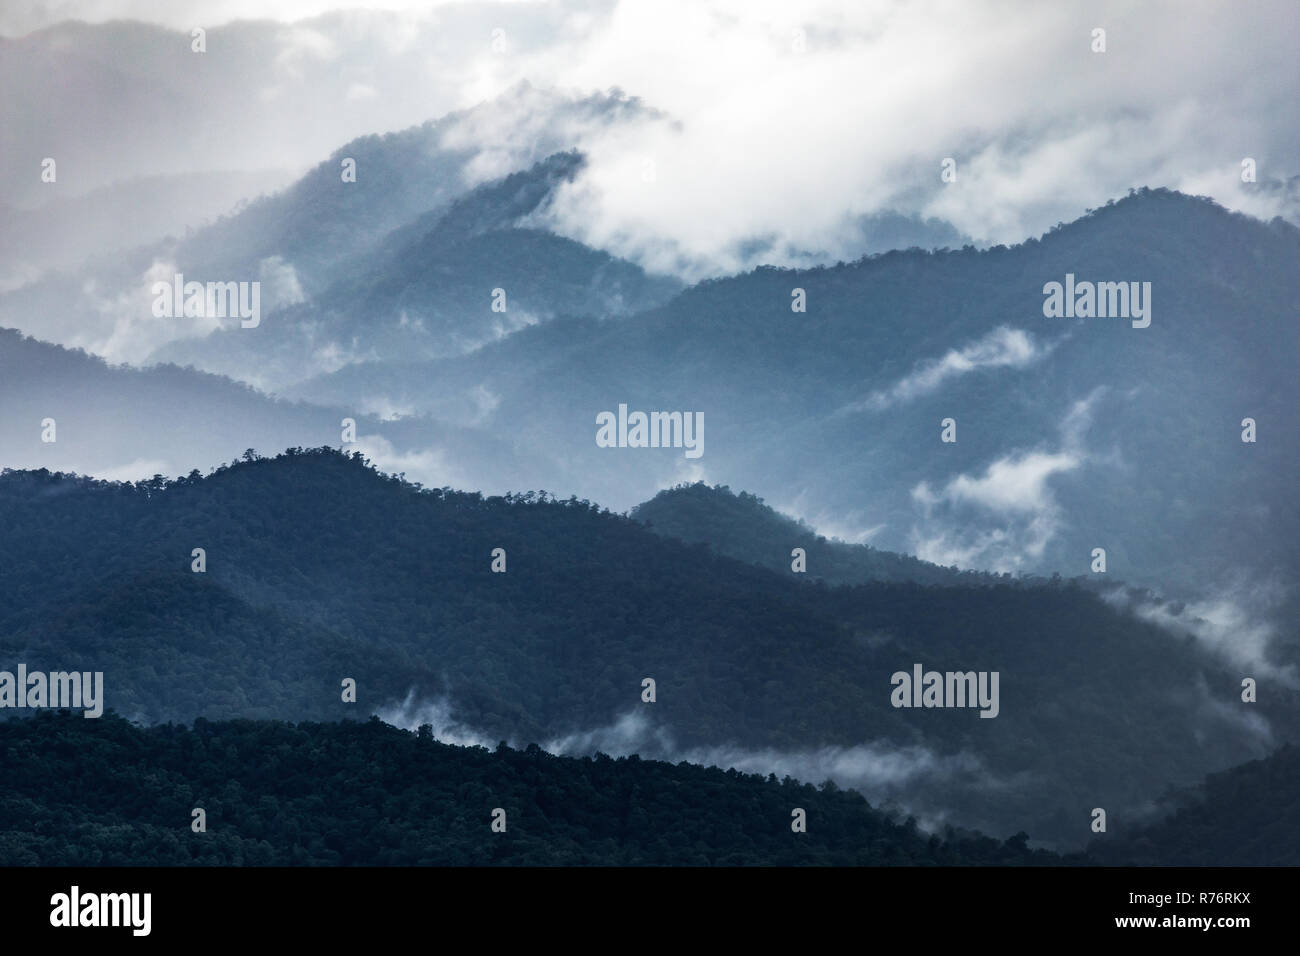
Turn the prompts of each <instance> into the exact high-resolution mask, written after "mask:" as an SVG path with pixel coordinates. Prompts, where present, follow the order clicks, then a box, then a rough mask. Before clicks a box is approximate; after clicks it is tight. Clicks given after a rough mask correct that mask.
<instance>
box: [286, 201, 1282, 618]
mask: <svg viewBox="0 0 1300 956" xmlns="http://www.w3.org/2000/svg"><path fill="white" fill-rule="evenodd" d="M1067 277H1071V278H1067ZM1053 282H1055V283H1058V284H1060V285H1061V286H1062V289H1061V293H1062V295H1063V294H1064V291H1065V286H1066V285H1067V284H1070V283H1075V289H1076V297H1075V299H1074V300H1073V301H1074V304H1076V305H1078V304H1081V301H1082V299H1081V298H1080V297H1082V296H1083V295H1084V293H1083V292H1082V289H1083V288H1084V285H1083V284H1084V283H1089V284H1091V285H1092V294H1093V311H1094V313H1095V312H1096V311H1097V310H1098V308H1099V307H1098V304H1097V303H1098V299H1097V292H1098V286H1097V284H1098V283H1104V282H1114V283H1125V284H1126V285H1125V292H1127V293H1131V292H1133V291H1134V288H1135V287H1133V286H1132V285H1129V284H1131V283H1137V286H1136V298H1133V299H1132V301H1130V302H1128V303H1127V305H1128V310H1129V312H1130V313H1131V315H1130V316H1127V317H1108V318H1080V317H1074V318H1067V317H1061V318H1055V317H1053V318H1049V317H1047V316H1046V315H1045V314H1044V309H1045V307H1047V309H1048V310H1049V311H1052V309H1053V306H1052V305H1051V303H1050V302H1049V301H1048V300H1049V296H1048V295H1045V294H1044V287H1045V286H1047V285H1048V284H1049V283H1053ZM1144 283H1149V284H1150V285H1149V288H1148V287H1147V286H1145V285H1144ZM796 290H802V305H803V307H804V308H805V309H806V311H802V312H799V311H792V306H795V307H797V306H799V305H800V296H799V293H797V292H796ZM1101 298H1102V299H1104V300H1105V302H1104V303H1103V304H1104V305H1105V307H1106V308H1107V310H1108V311H1110V310H1111V309H1114V310H1116V311H1118V310H1119V307H1120V306H1122V305H1124V303H1123V302H1122V301H1121V298H1120V296H1119V293H1118V291H1117V290H1112V292H1111V293H1106V292H1104V290H1103V294H1102V295H1101ZM1112 298H1114V302H1113V303H1112V301H1111V299H1112ZM1297 303H1300V230H1296V229H1295V228H1294V227H1292V226H1290V225H1288V224H1285V223H1284V222H1282V221H1281V220H1276V221H1274V222H1272V223H1264V222H1260V221H1258V220H1254V219H1251V218H1249V217H1245V216H1242V215H1238V214H1233V213H1229V212H1227V211H1225V210H1224V209H1222V208H1220V207H1218V206H1216V205H1215V204H1213V203H1212V202H1210V201H1208V200H1204V199H1194V198H1191V197H1188V196H1184V195H1180V194H1177V193H1170V192H1166V191H1159V190H1156V191H1146V190H1144V191H1141V192H1139V193H1137V194H1134V195H1132V196H1130V197H1128V198H1125V199H1122V200H1120V201H1118V202H1115V203H1114V204H1113V205H1110V204H1108V205H1107V206H1106V207H1104V208H1102V209H1099V210H1096V211H1095V212H1093V213H1091V214H1089V215H1087V216H1085V217H1083V218H1081V219H1080V220H1078V221H1076V222H1073V223H1071V224H1069V225H1066V226H1062V227H1059V228H1057V229H1056V230H1054V231H1053V232H1051V233H1050V234H1048V235H1046V236H1044V237H1042V238H1041V239H1039V240H1030V241H1027V242H1025V243H1023V244H1021V245H1018V246H1015V247H1013V248H1003V247H997V248H993V249H989V250H984V251H977V250H975V249H973V248H969V247H968V248H966V249H963V250H961V251H944V252H934V253H930V252H923V251H920V250H912V251H907V252H892V253H888V254H885V255H881V256H875V257H872V258H867V259H863V260H861V261H858V262H854V263H850V264H841V265H838V266H834V267H828V268H821V269H809V270H783V269H775V268H761V269H758V270H756V271H754V272H751V273H748V274H745V275H739V276H734V277H730V278H725V279H719V280H714V281H707V282H703V283H701V284H699V285H697V286H694V287H692V288H691V289H689V290H687V291H686V292H683V293H682V294H681V295H679V296H677V297H676V298H674V299H673V300H672V301H671V302H669V303H667V304H666V305H664V306H662V307H660V308H658V309H655V310H652V311H650V312H648V313H645V314H642V315H637V316H633V317H630V318H627V319H624V320H615V321H606V322H604V323H600V324H596V323H570V324H568V325H558V326H552V327H549V328H547V329H545V330H533V329H529V330H526V331H523V332H520V333H516V335H515V336H512V337H510V338H507V339H506V340H504V341H502V342H499V343H496V344H492V345H488V346H486V347H484V348H483V349H480V350H479V351H477V352H475V353H473V354H471V355H468V356H465V357H462V358H456V359H448V360H445V361H440V362H430V363H405V364H403V363H392V362H375V363H369V364H361V365H356V366H352V367H349V368H345V369H342V370H340V371H338V372H336V373H334V374H332V375H330V376H327V377H324V378H321V379H319V380H316V381H314V382H309V383H306V384H304V385H302V386H300V387H299V388H298V389H297V390H296V391H295V392H294V394H296V395H298V396H299V397H303V398H307V399H311V400H315V401H324V400H328V401H331V402H334V403H347V402H353V401H359V400H361V398H362V397H366V398H368V399H369V400H372V401H374V400H378V399H380V398H386V399H387V400H388V401H389V402H390V403H391V404H393V405H394V406H400V407H409V408H413V409H425V410H434V409H436V410H437V414H440V415H457V416H460V418H459V419H458V420H462V421H471V420H472V421H473V422H474V423H475V424H476V425H478V426H480V427H483V428H485V429H496V430H498V431H500V432H503V433H508V434H509V435H511V436H512V438H513V439H514V440H515V441H516V442H517V446H518V447H519V448H520V450H521V453H522V452H523V451H525V450H526V451H527V452H528V453H531V454H534V455H535V456H537V457H538V458H539V459H548V458H549V459H556V460H558V461H560V462H561V464H559V465H557V467H558V468H562V469H563V476H564V477H563V484H562V485H561V488H563V489H565V490H567V489H569V488H572V489H573V490H576V491H577V492H578V493H579V494H584V495H588V496H590V497H592V498H596V499H598V500H601V501H604V502H607V503H608V504H609V505H610V506H611V507H618V508H624V507H630V506H632V505H633V504H635V503H636V502H638V501H641V500H644V499H646V498H648V497H650V496H651V495H652V494H653V493H654V492H655V491H656V490H657V489H658V488H662V487H664V486H667V485H671V484H674V483H677V482H679V481H682V480H695V479H697V478H706V479H707V480H709V481H710V482H715V483H725V484H728V485H730V486H731V487H739V488H745V489H747V490H748V491H750V492H753V493H755V494H759V495H761V496H763V497H764V498H766V499H768V500H769V501H771V502H773V503H774V504H776V505H777V507H780V508H782V509H784V510H797V511H798V512H799V513H800V514H803V515H805V516H807V517H808V518H809V520H810V521H811V522H812V523H813V524H815V525H818V526H822V525H823V524H826V523H830V524H833V525H835V526H836V527H838V528H839V529H841V531H842V533H843V535H844V536H846V537H855V538H858V539H860V540H861V539H866V540H870V542H871V543H872V544H873V545H875V546H877V547H880V548H882V549H886V550H893V551H903V552H906V553H911V554H916V555H917V556H919V557H921V558H925V559H928V560H931V561H934V562H936V563H939V564H944V565H951V564H957V565H959V566H962V567H976V568H984V569H990V570H998V571H1013V572H1014V571H1017V570H1029V571H1034V572H1037V573H1043V574H1051V573H1053V572H1059V573H1061V574H1062V575H1065V576H1072V575H1075V574H1087V573H1090V572H1091V568H1092V564H1093V560H1094V559H1093V556H1092V553H1093V549H1095V548H1104V549H1105V551H1106V559H1107V573H1108V574H1109V575H1111V576H1113V577H1119V578H1122V579H1124V580H1127V581H1136V582H1142V583H1146V584H1156V585H1159V586H1161V587H1163V588H1167V589H1172V590H1179V591H1180V592H1181V593H1182V594H1183V595H1184V596H1187V597H1199V598H1203V597H1205V596H1206V595H1207V594H1211V593H1214V594H1219V595H1222V594H1225V593H1232V594H1233V596H1234V599H1235V600H1239V601H1240V603H1241V604H1242V605H1243V606H1244V607H1245V611H1246V616H1251V615H1253V614H1255V613H1256V612H1265V611H1267V610H1268V609H1269V602H1270V600H1271V598H1272V597H1276V596H1277V595H1276V593H1274V594H1272V595H1271V594H1270V591H1269V588H1268V587H1266V586H1265V585H1276V587H1275V588H1274V589H1273V591H1274V592H1280V591H1282V590H1283V589H1284V588H1288V587H1289V582H1290V581H1291V580H1293V579H1294V578H1295V576H1296V573H1297V572H1300V549H1298V548H1297V545H1296V542H1297V541H1298V540H1300V509H1298V508H1297V505H1296V502H1295V497H1294V495H1293V494H1292V490H1291V488H1290V474H1291V472H1292V470H1293V468H1294V464H1295V462H1296V461H1297V460H1300V437H1298V436H1300V432H1297V429H1295V428H1294V427H1293V423H1294V410H1295V408H1296V407H1297V405H1298V404H1300V401H1298V400H1300V392H1298V390H1300V384H1298V382H1297V379H1296V376H1295V375H1294V369H1295V368H1296V366H1297V364H1298V363H1300V321H1297V319H1300V312H1298V311H1297V309H1298V306H1297ZM1148 309H1149V316H1146V317H1139V315H1138V312H1146V311H1147V310H1148ZM1147 318H1149V320H1150V324H1149V325H1148V326H1147V327H1145V328H1135V327H1134V322H1137V323H1138V324H1142V323H1143V322H1145V321H1146V319H1147ZM539 333H540V334H539ZM516 338H517V339H518V342H515V341H514V340H515V339H516ZM484 392H486V393H489V394H490V395H491V396H492V399H493V401H492V403H491V405H490V407H487V406H486V405H485V404H484V403H483V402H482V401H476V400H474V396H475V395H476V394H482V393H484ZM620 404H626V406H627V409H628V412H629V414H630V413H631V412H634V411H642V412H652V411H683V412H699V413H702V416H703V421H704V424H705V427H704V435H703V443H702V454H701V455H700V456H699V457H698V458H695V457H692V458H688V457H687V456H686V455H685V453H684V450H683V448H681V447H677V448H617V449H614V448H605V447H599V446H598V445H597V442H596V434H597V425H596V420H597V415H599V414H600V413H601V412H606V411H608V412H617V410H618V406H619V405H620ZM1247 418H1249V419H1252V420H1253V421H1254V423H1255V433H1254V437H1255V438H1256V439H1257V440H1256V441H1254V442H1243V441H1242V437H1243V431H1244V430H1245V427H1244V426H1243V424H1242V422H1243V420H1244V419H1247ZM946 419H952V420H953V422H954V428H953V429H952V430H951V432H950V437H953V438H955V441H954V442H951V443H949V442H944V441H943V440H942V439H943V426H942V423H943V422H944V421H945V420H946ZM1247 581H1248V582H1249V583H1250V584H1251V585H1252V587H1255V588H1256V590H1257V591H1258V593H1251V594H1247V595H1243V593H1242V591H1241V590H1240V586H1241V585H1242V583H1243V582H1247ZM1290 606H1291V607H1292V608H1294V601H1293V600H1292V604H1291V605H1290ZM1277 617H1278V619H1280V620H1294V615H1288V614H1285V613H1279V614H1278V615H1277Z"/></svg>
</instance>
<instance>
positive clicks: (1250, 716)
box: [0, 449, 1300, 842]
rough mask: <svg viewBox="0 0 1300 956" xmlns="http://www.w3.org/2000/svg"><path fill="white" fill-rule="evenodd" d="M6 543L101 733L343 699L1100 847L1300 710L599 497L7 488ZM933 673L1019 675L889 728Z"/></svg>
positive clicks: (34, 634) (1125, 638)
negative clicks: (1097, 833)
mask: <svg viewBox="0 0 1300 956" xmlns="http://www.w3.org/2000/svg"><path fill="white" fill-rule="evenodd" d="M0 526H3V527H4V528H5V529H6V532H7V535H8V536H9V537H10V540H11V541H13V542H23V545H22V547H21V548H18V547H17V546H13V547H10V548H7V549H5V550H4V552H3V554H0V634H2V635H4V637H3V640H2V641H0V657H3V659H6V660H15V661H25V662H26V663H27V664H28V666H29V668H32V669H38V668H41V667H45V668H46V669H67V668H72V667H75V668H77V669H80V670H102V671H104V673H105V675H106V681H107V688H108V690H107V692H106V693H107V704H108V706H110V707H115V708H119V709H121V710H123V711H124V712H128V713H130V714H132V715H133V716H134V715H136V714H139V715H140V716H143V717H145V718H146V719H149V720H160V719H161V720H165V719H190V718H192V717H194V716H199V715H203V716H210V717H232V716H243V715H245V714H247V713H250V712H252V713H255V714H256V715H258V716H277V717H285V718H290V719H301V717H303V716H310V717H317V716H330V715H337V713H338V711H339V710H340V709H343V710H346V709H347V708H348V706H349V705H347V704H344V703H342V702H341V701H340V695H339V691H338V687H339V685H340V681H341V680H342V679H343V678H345V677H349V676H351V677H354V678H357V679H358V681H359V686H358V702H359V707H360V708H362V709H363V710H367V711H380V712H385V713H393V714H395V716H394V717H393V718H392V719H394V720H399V721H400V722H403V723H410V724H412V725H413V724H414V723H416V722H422V720H421V718H420V717H419V714H420V713H421V712H423V711H427V710H429V709H430V708H432V709H433V710H438V711H440V712H441V713H443V714H444V717H445V718H446V722H447V723H448V725H449V726H450V727H451V728H452V729H453V730H455V728H457V727H459V728H461V730H462V731H463V732H465V733H469V734H471V735H473V736H477V737H481V738H484V739H489V740H494V739H501V738H509V739H513V740H517V741H520V742H528V741H537V742H540V743H546V744H548V746H550V745H553V746H555V747H557V748H558V749H560V750H565V751H574V752H578V751H585V750H586V749H587V748H589V747H603V748H604V749H612V750H616V751H619V752H629V751H631V752H641V753H642V754H643V755H645V756H658V755H663V756H665V757H667V758H669V759H680V758H681V755H682V754H687V755H695V759H697V760H698V761H699V762H712V763H717V762H721V763H724V764H736V763H740V764H743V765H745V766H749V767H755V768H761V767H767V768H769V769H773V770H775V769H776V768H777V767H781V766H801V767H810V766H811V767H814V768H815V767H826V768H833V771H832V773H821V772H820V771H818V770H816V769H812V770H804V771H801V772H800V775H801V776H804V777H810V776H811V777H819V776H832V775H834V776H837V777H838V778H839V779H840V781H841V783H850V784H852V785H855V786H859V787H861V788H862V789H863V790H864V792H867V793H869V794H872V795H873V796H874V797H875V798H876V799H879V800H888V799H897V800H899V801H900V802H902V803H904V804H905V805H906V806H908V807H910V808H914V809H915V811H916V812H918V813H925V814H926V815H927V817H931V818H935V819H944V818H945V815H947V817H946V818H949V819H953V820H954V821H956V822H959V823H963V824H966V825H971V826H979V827H981V828H983V829H986V830H989V831H991V832H994V833H1000V834H1009V833H1012V832H1015V830H1017V829H1021V828H1024V829H1027V830H1029V831H1030V832H1033V833H1034V834H1035V835H1036V836H1041V837H1043V838H1045V839H1056V840H1064V841H1067V842H1069V841H1071V840H1075V841H1076V842H1077V840H1080V839H1083V838H1085V837H1086V823H1087V812H1088V811H1089V810H1090V808H1091V807H1093V806H1098V805H1102V806H1108V807H1114V808H1120V809H1117V810H1116V811H1115V812H1116V815H1117V816H1122V815H1123V812H1124V811H1123V809H1122V808H1124V807H1136V806H1138V805H1139V804H1140V802H1141V801H1143V800H1144V799H1146V798H1147V797H1149V795H1150V794H1151V793H1153V792H1155V791H1156V789H1158V788H1159V787H1163V786H1164V785H1165V783H1166V782H1168V781H1174V782H1176V783H1191V782H1193V781H1194V780H1195V779H1197V778H1198V777H1199V776H1200V775H1201V774H1203V773H1204V772H1206V771H1208V770H1216V769H1220V768H1222V767H1226V766H1230V765H1232V764H1235V763H1239V762H1240V761H1241V760H1242V759H1244V758H1248V757H1253V756H1260V755H1262V754H1264V753H1266V752H1267V751H1268V749H1269V748H1270V747H1271V746H1273V745H1274V742H1275V741H1276V740H1277V739H1278V738H1281V739H1287V734H1288V731H1287V728H1288V727H1294V726H1297V725H1298V724H1297V720H1296V718H1297V715H1300V702H1298V701H1297V694H1296V692H1295V691H1294V690H1293V689H1291V688H1289V687H1288V686H1287V685H1286V684H1285V683H1284V682H1282V681H1280V680H1276V679H1271V678H1269V677H1267V676H1265V675H1260V687H1261V693H1260V703H1258V704H1254V705H1244V704H1242V703H1240V701H1239V700H1238V697H1237V693H1238V685H1239V673H1238V672H1234V671H1233V670H1232V669H1225V668H1224V667H1223V666H1222V665H1221V664H1219V663H1218V662H1217V660H1216V659H1215V658H1213V657H1211V656H1209V655H1207V654H1205V653H1203V652H1201V651H1200V650H1199V649H1198V648H1197V646H1196V645H1195V643H1194V642H1192V641H1191V640H1190V639H1187V640H1180V639H1178V638H1175V637H1173V636H1171V635H1170V634H1169V633H1168V632H1167V631H1165V630H1163V629H1162V628H1160V627H1157V626H1155V625H1153V624H1150V623H1145V622H1143V621H1140V620H1138V619H1136V618H1134V617H1132V616H1130V615H1128V614H1126V613H1123V612H1121V611H1119V610H1116V609H1115V608H1112V607H1111V606H1110V605H1108V604H1106V603H1105V602H1103V601H1102V600H1100V599H1099V598H1098V597H1097V596H1095V595H1094V594H1092V593H1089V592H1088V591H1086V590H1083V589H1080V588H1077V587H1073V586H1056V585H1053V586H1027V585H1024V584H1011V583H999V584H992V583H978V584H976V583H971V584H962V585H957V586H953V587H942V588H938V587H923V586H921V585H917V584H914V583H874V584H867V585H861V586H858V587H853V588H835V589H831V588H827V587H826V586H825V585H824V584H818V583H816V582H810V581H801V580H792V577H794V576H792V575H789V574H788V573H787V574H784V575H782V574H777V573H773V572H771V571H768V570H765V569H762V568H759V567H755V566H753V565H749V564H746V563H742V562H737V561H735V560H732V559H730V558H726V557H722V556H719V555H716V554H712V553H710V551H709V550H708V549H707V548H705V547H703V546H688V545H686V544H684V543H682V542H678V541H673V540H670V539H667V538H664V537H662V536H659V535H656V534H653V533H652V532H651V531H649V530H648V529H646V528H645V527H643V526H641V525H639V524H638V523H636V522H634V521H632V520H630V519H627V518H623V517H618V516H615V515H610V514H608V513H601V512H599V511H598V510H597V509H595V507H594V506H591V505H589V504H587V503H585V502H579V501H576V500H572V501H569V502H557V501H552V500H549V499H548V500H545V501H542V500H539V499H538V498H537V497H536V496H533V495H527V496H521V497H518V498H508V499H502V498H483V497H482V496H481V495H478V494H472V495H471V494H463V493H456V492H451V491H449V490H445V489H444V490H442V491H438V492H420V491H417V490H416V489H415V488H413V487H411V486H408V485H405V484H403V483H402V482H401V481H399V480H397V479H395V478H386V477H384V476H382V475H379V474H376V473H374V472H372V471H371V470H369V469H367V468H365V467H364V466H363V464H362V463H361V462H360V461H359V460H357V459H356V458H348V457H344V456H342V455H340V454H339V453H338V452H332V451H329V450H324V449H322V450H317V451H313V452H309V453H295V454H292V455H285V456H281V457H279V458H276V459H263V460H254V461H246V462H241V463H239V464H237V465H235V466H233V467H229V468H225V469H223V470H220V471H219V472H217V473H216V474H214V475H212V476H210V477H207V478H200V477H195V478H192V479H185V480H182V481H179V482H175V483H172V484H170V485H165V484H164V483H162V482H161V481H157V482H150V483H143V484H140V485H137V486H134V487H131V486H121V485H119V486H112V485H104V484H95V483H87V482H85V481H80V480H75V479H71V478H68V477H60V476H52V475H49V474H48V473H41V472H34V473H33V472H9V473H6V474H5V475H4V476H3V478H0ZM197 547H201V548H204V549H205V551H206V562H207V567H206V571H205V573H203V574H195V573H192V572H191V571H190V565H191V553H192V549H194V548H197ZM496 548H502V549H504V550H505V552H506V554H507V571H506V573H493V571H492V570H491V564H492V560H493V554H492V552H493V550H494V549H496ZM286 620H288V621H293V622H296V626H294V627H290V626H288V625H286V624H285V623H284V622H285V621H286ZM222 622H228V623H222ZM227 628H228V629H229V630H230V631H231V633H232V634H236V635H238V642H239V643H238V651H237V654H238V659H239V661H240V662H241V664H240V665H239V669H236V668H235V667H234V666H233V665H232V661H231V657H230V655H231V654H232V653H235V652H232V651H230V650H227V649H226V645H225V644H224V643H223V641H222V639H221V635H222V633H223V631H224V630H225V629H227ZM317 633H318V634H319V635H320V637H319V639H318V638H317V637H314V636H312V635H314V634H317ZM318 641H319V654H318V655H314V654H313V652H312V651H311V650H310V648H314V647H316V645H317V643H318ZM304 648H307V649H304ZM916 663H920V664H922V665H923V666H924V667H925V668H926V669H936V670H939V671H945V670H960V671H968V670H973V671H997V672H999V674H1000V682H1001V684H1000V686H1001V699H1000V704H999V713H998V716H997V717H996V719H981V718H980V717H979V716H978V715H977V713H976V712H975V710H974V709H973V708H955V709H951V708H950V709H945V708H937V709H934V708H896V707H894V706H892V705H891V691H892V684H891V675H892V674H894V673H895V672H898V671H904V672H910V671H911V669H912V667H913V665H914V664H916ZM646 677H651V678H653V679H654V680H655V681H656V682H657V699H656V701H655V702H654V703H653V704H647V703H645V702H644V701H643V700H642V698H641V694H642V681H643V679H644V678H646ZM214 681H215V682H219V683H220V684H221V686H222V688H223V689H222V690H221V691H220V693H208V692H207V691H205V690H204V688H205V687H206V686H208V685H210V684H213V682H214ZM241 701H248V702H251V704H244V703H241ZM125 702H129V704H130V708H131V709H130V710H128V709H127V705H126V703H125ZM250 708H255V709H250ZM448 715H449V716H448ZM440 719H442V718H440Z"/></svg>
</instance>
